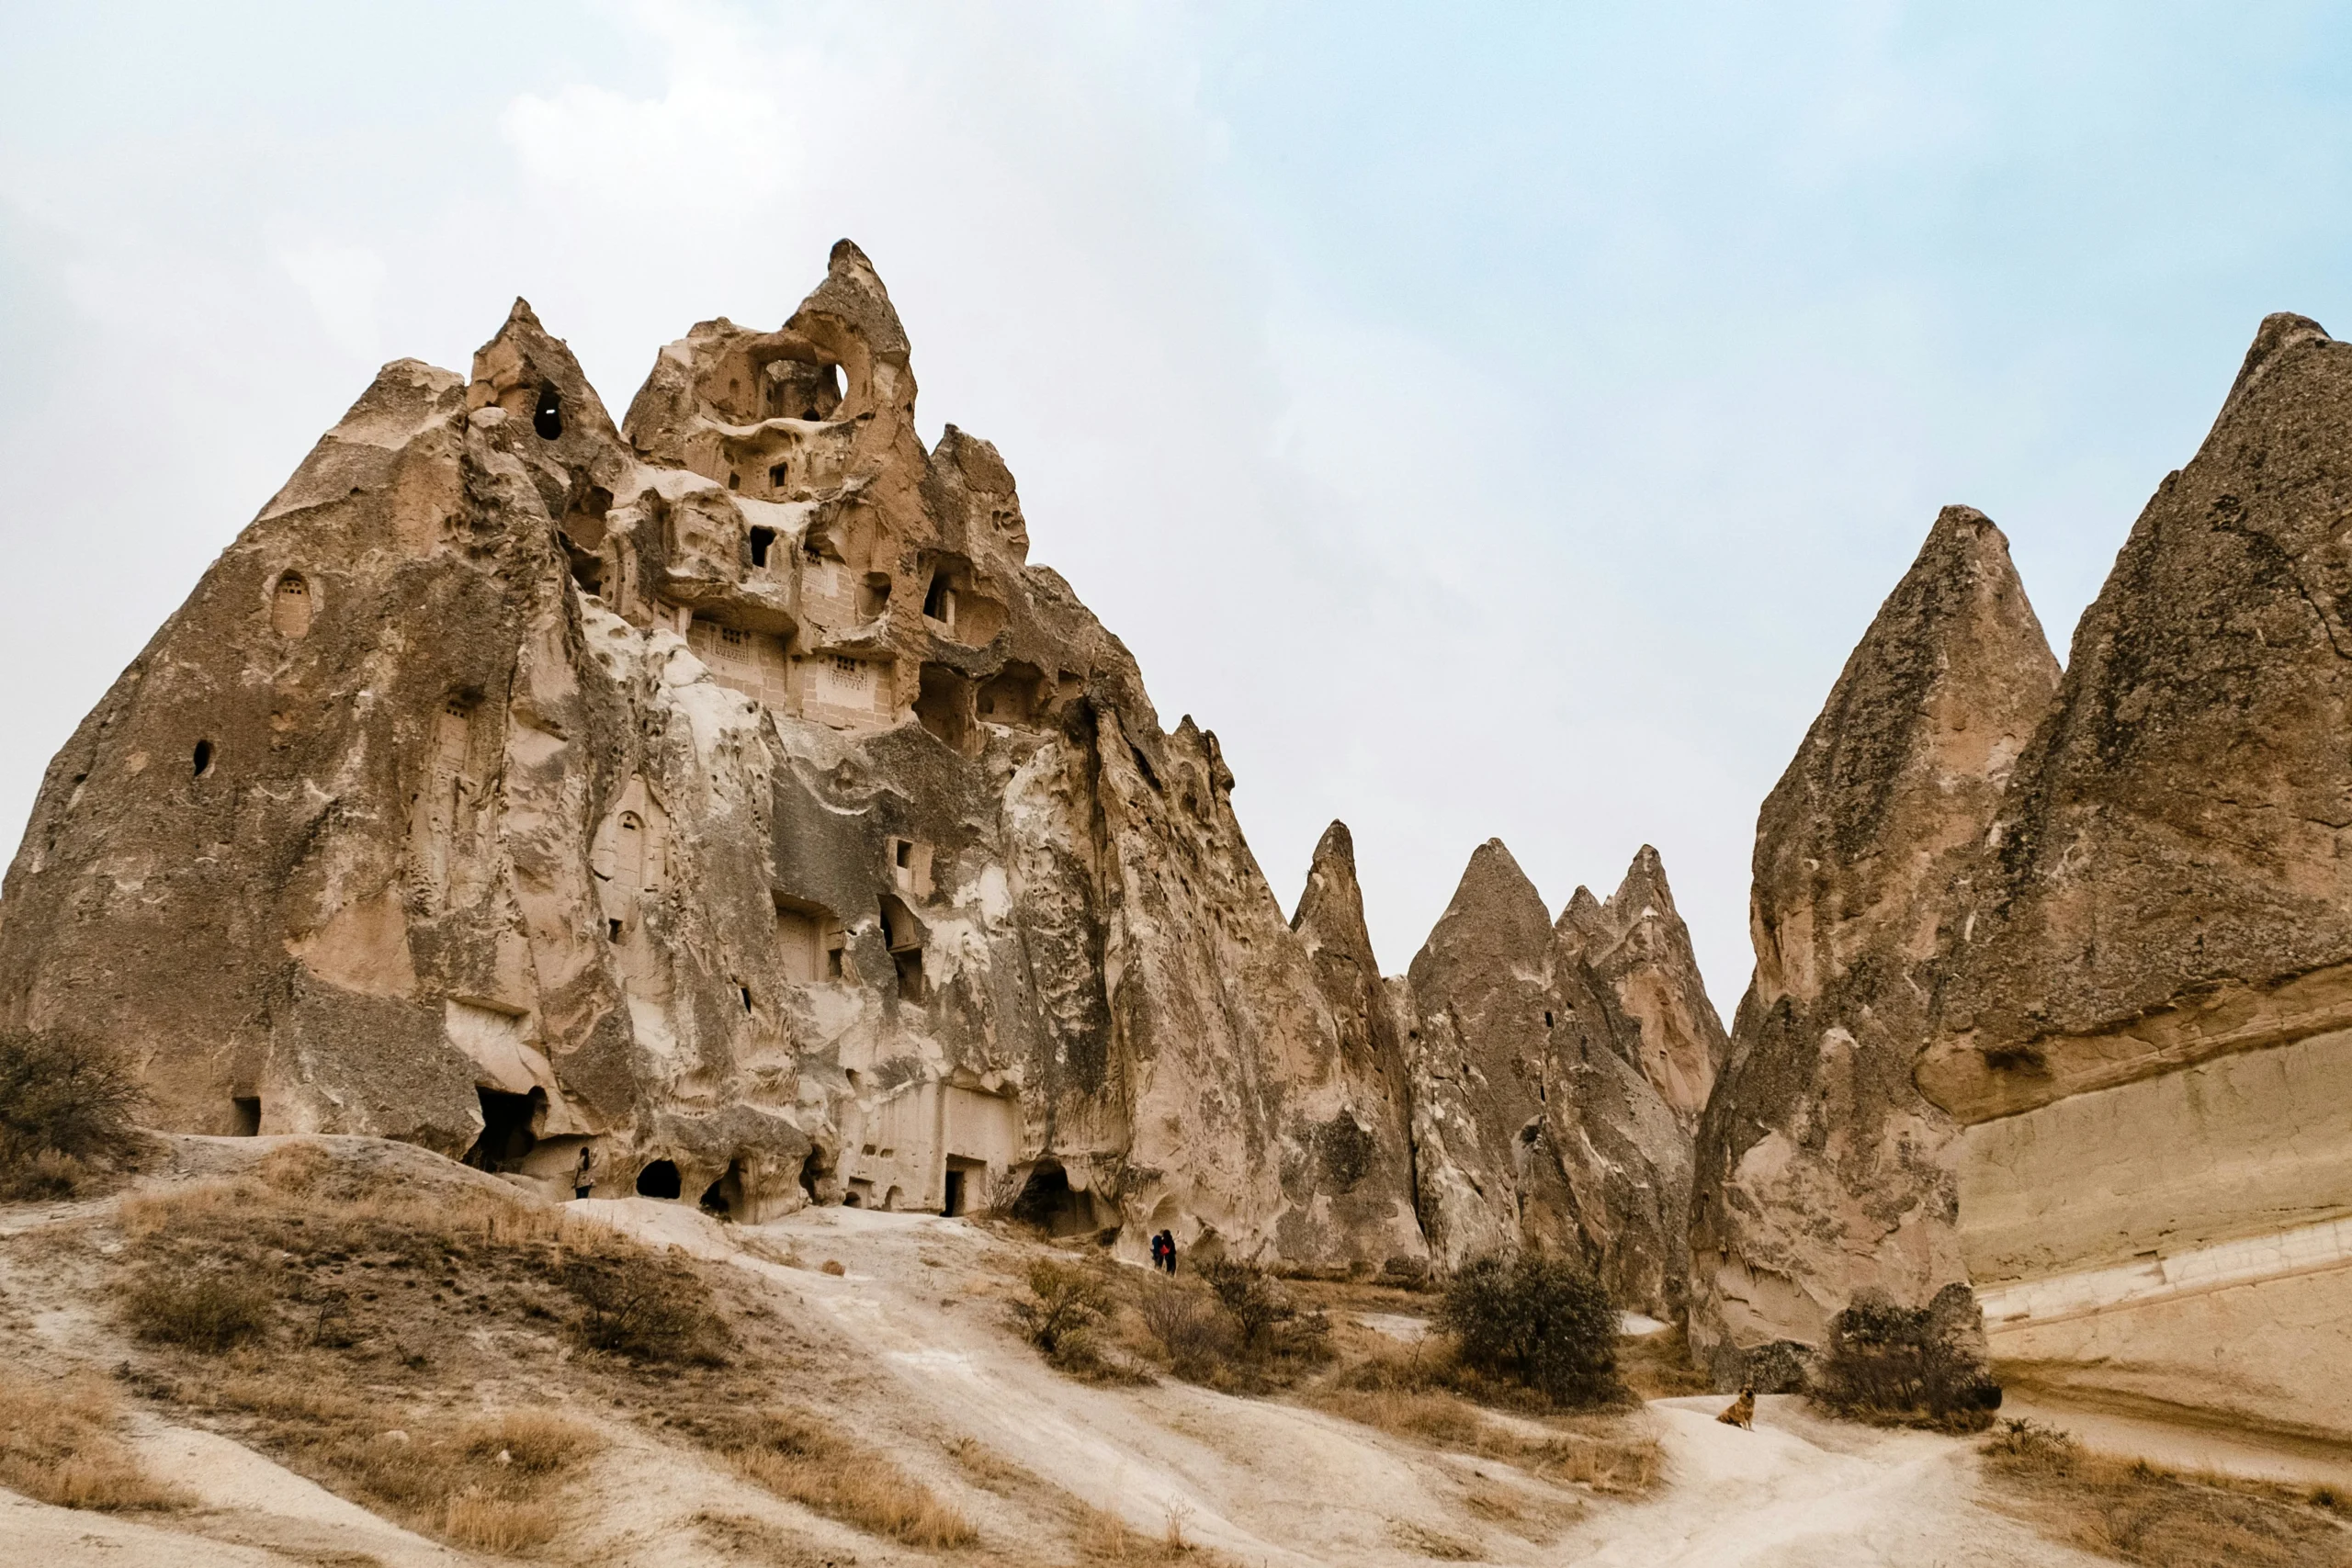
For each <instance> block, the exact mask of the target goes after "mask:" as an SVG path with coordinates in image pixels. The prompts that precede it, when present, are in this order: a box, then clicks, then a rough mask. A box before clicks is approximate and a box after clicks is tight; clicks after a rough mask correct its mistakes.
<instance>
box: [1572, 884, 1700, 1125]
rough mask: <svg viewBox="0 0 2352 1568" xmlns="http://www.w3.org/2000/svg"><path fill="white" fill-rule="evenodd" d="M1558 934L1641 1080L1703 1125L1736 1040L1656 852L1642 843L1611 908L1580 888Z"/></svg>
mask: <svg viewBox="0 0 2352 1568" xmlns="http://www.w3.org/2000/svg"><path fill="white" fill-rule="evenodd" d="M1559 932H1560V935H1561V938H1562V940H1563V941H1566V942H1569V943H1571V944H1572V945H1573V946H1574V947H1575V949H1576V952H1577V956H1579V957H1580V958H1582V959H1583V961H1584V963H1585V964H1586V965H1587V967H1589V969H1590V970H1591V971H1592V978H1593V981H1594V983H1595V984H1596V986H1597V987H1599V990H1600V1001H1601V1005H1602V1006H1603V1007H1604V1008H1605V1009H1606V1010H1607V1012H1608V1017H1609V1022H1610V1029H1611V1033H1612V1034H1613V1035H1614V1036H1615V1037H1616V1038H1617V1039H1619V1040H1621V1041H1631V1042H1634V1043H1635V1044H1636V1047H1637V1051H1636V1065H1637V1066H1640V1068H1641V1069H1642V1074H1643V1076H1644V1077H1647V1078H1648V1079H1649V1080H1650V1086H1651V1087H1652V1088H1653V1089H1657V1092H1658V1097H1659V1098H1660V1099H1661V1100H1665V1101H1666V1104H1667V1108H1668V1110H1670V1111H1673V1112H1674V1115H1675V1119H1676V1120H1677V1121H1679V1122H1682V1124H1683V1125H1684V1126H1685V1127H1686V1128H1693V1127H1696V1126H1697V1124H1698V1121H1699V1113H1700V1112H1701V1111H1703V1110H1705V1109H1706V1105H1707V1096H1708V1094H1709V1092H1710V1091H1712V1090H1713V1088H1714V1086H1715V1075H1716V1074H1717V1073H1718V1072H1720V1071H1722V1070H1723V1065H1724V1058H1725V1057H1726V1056H1727V1055H1730V1051H1731V1040H1730V1037H1729V1036H1728V1035H1726V1034H1725V1033H1724V1022H1723V1019H1722V1017H1721V1015H1719V1014H1718V1013H1717V1012H1716V1011H1715V1005H1714V1003H1713V1001H1711V1000H1709V999H1708V997H1707V987H1706V982H1705V981H1704V980H1703V979H1702V978H1701V977H1700V974H1699V958H1698V954H1697V953H1693V952H1692V951H1691V929H1690V928H1689V927H1688V926H1686V925H1684V924H1683V923H1682V916H1681V914H1680V912H1679V911H1678V910H1677V909H1676V908H1675V907H1674V892H1673V890H1672V889H1671V888H1669V887H1668V886H1667V884H1666V866H1665V864H1664V863H1662V862H1661V861H1660V860H1659V859H1658V852H1657V851H1656V850H1654V849H1652V848H1651V847H1650V846H1649V845H1647V844H1644V845H1643V846H1642V848H1641V852H1640V853H1638V854H1636V855H1634V863H1633V864H1632V865H1630V866H1628V867H1626V868H1625V879H1624V880H1623V882H1620V883H1619V884H1618V885H1617V891H1616V892H1614V893H1612V894H1611V895H1610V896H1609V901H1608V902H1607V903H1606V904H1603V903H1601V902H1600V900H1599V899H1597V898H1595V897H1593V896H1592V892H1591V890H1590V889H1589V888H1585V887H1579V888H1577V890H1576V895H1575V897H1571V898H1570V899H1569V900H1568V907H1567V908H1566V909H1565V910H1564V911H1562V913H1561V916H1560V922H1559Z"/></svg>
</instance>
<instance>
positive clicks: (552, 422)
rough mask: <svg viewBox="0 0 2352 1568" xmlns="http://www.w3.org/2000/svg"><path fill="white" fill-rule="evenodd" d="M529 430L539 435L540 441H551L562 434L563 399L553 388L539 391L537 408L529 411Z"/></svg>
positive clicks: (543, 388)
mask: <svg viewBox="0 0 2352 1568" xmlns="http://www.w3.org/2000/svg"><path fill="white" fill-rule="evenodd" d="M531 428H532V429H533V430H536V431H537V432H538V433H539V439H540V440H542V441H553V440H556V439H557V438H558V437H560V436H561V435H562V434H563V399H562V397H561V395H560V394H559V393H558V392H557V391H556V389H554V388H553V387H541V388H540V389H539V403H538V407H537V408H535V409H533V410H532V411H531Z"/></svg>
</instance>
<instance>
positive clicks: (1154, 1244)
mask: <svg viewBox="0 0 2352 1568" xmlns="http://www.w3.org/2000/svg"><path fill="white" fill-rule="evenodd" d="M1151 1267H1152V1271H1153V1272H1154V1273H1157V1272H1159V1232H1158V1231H1154V1232H1152V1233H1151Z"/></svg>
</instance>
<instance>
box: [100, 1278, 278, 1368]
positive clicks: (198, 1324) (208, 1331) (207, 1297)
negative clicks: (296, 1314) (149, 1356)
mask: <svg viewBox="0 0 2352 1568" xmlns="http://www.w3.org/2000/svg"><path fill="white" fill-rule="evenodd" d="M276 1301H277V1292H276V1291H275V1290H274V1289H273V1288H272V1284H271V1281H270V1280H269V1278H268V1277H267V1276H256V1275H254V1274H253V1273H251V1272H243V1273H233V1274H232V1273H230V1272H229V1271H227V1270H226V1269H187V1268H176V1267H171V1266H166V1265H158V1266H154V1267H151V1268H149V1269H145V1270H144V1271H142V1272H141V1274H140V1275H139V1277H138V1278H137V1279H136V1280H133V1281H132V1282H131V1287H130V1292H128V1293H127V1294H126V1295H125V1296H124V1297H123V1314H124V1316H125V1317H126V1319H128V1321H129V1322H130V1330H131V1332H132V1333H133V1334H135V1335H137V1336H138V1337H140V1338H141V1339H145V1340H148V1341H150V1342H152V1343H154V1344H160V1345H178V1346H183V1347H185V1348H187V1349H191V1350H207V1351H213V1352H219V1351H221V1350H227V1349H231V1348H234V1347H236V1346H239V1345H243V1344H244V1343H245V1342H246V1341H247V1340H250V1339H259V1338H261V1337H263V1336H265V1335H266V1334H267V1333H268V1332H269V1319H270V1308H271V1306H272V1305H273V1304H274V1303H276Z"/></svg>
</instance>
